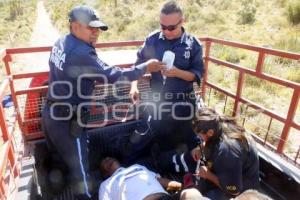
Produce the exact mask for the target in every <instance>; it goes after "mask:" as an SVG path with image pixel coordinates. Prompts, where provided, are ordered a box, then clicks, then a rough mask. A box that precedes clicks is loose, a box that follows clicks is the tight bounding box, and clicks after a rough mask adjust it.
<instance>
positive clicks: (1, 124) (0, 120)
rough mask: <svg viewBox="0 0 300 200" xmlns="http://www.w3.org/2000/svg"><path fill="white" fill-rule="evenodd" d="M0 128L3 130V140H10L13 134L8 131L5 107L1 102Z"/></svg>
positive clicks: (0, 100)
mask: <svg viewBox="0 0 300 200" xmlns="http://www.w3.org/2000/svg"><path fill="white" fill-rule="evenodd" d="M0 102H2V99H0ZM0 128H1V132H2V138H3V141H4V142H6V141H9V140H10V138H11V134H9V132H8V126H7V123H6V119H5V116H4V109H3V106H2V103H0Z"/></svg>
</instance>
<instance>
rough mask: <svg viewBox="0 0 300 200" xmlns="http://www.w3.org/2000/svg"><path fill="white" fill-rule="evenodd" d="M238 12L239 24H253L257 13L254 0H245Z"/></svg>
mask: <svg viewBox="0 0 300 200" xmlns="http://www.w3.org/2000/svg"><path fill="white" fill-rule="evenodd" d="M237 14H238V16H239V19H238V23H239V24H253V22H254V21H255V14H256V8H255V4H254V2H253V1H252V0H250V1H247V0H243V1H242V6H241V8H240V10H239V11H238V13H237Z"/></svg>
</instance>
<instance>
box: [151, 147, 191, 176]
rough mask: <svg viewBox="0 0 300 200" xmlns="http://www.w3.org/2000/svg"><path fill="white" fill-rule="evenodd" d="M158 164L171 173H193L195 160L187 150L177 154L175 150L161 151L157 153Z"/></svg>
mask: <svg viewBox="0 0 300 200" xmlns="http://www.w3.org/2000/svg"><path fill="white" fill-rule="evenodd" d="M156 160H157V163H158V166H159V167H160V168H161V169H162V170H163V171H166V172H171V173H188V172H192V173H194V172H195V170H196V166H197V162H195V161H194V159H193V158H192V156H191V154H190V153H189V152H186V153H180V154H178V153H177V152H176V151H175V150H173V151H168V152H163V153H160V154H159V155H157V159H156Z"/></svg>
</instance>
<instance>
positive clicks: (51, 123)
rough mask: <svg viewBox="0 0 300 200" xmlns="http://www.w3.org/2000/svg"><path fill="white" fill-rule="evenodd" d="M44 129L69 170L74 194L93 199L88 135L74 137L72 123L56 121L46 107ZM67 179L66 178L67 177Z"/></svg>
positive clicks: (80, 197) (81, 197)
mask: <svg viewBox="0 0 300 200" xmlns="http://www.w3.org/2000/svg"><path fill="white" fill-rule="evenodd" d="M43 118H44V119H45V120H44V128H45V129H46V130H47V134H48V139H49V140H50V141H51V142H52V144H54V147H55V148H56V150H57V152H58V153H59V155H60V156H61V157H62V159H63V161H64V163H65V164H66V165H67V167H68V168H69V174H70V178H69V179H70V181H71V185H72V187H73V192H74V193H75V194H76V196H77V198H79V199H88V198H90V197H91V194H90V190H91V181H90V177H89V175H88V158H87V154H88V149H87V138H86V133H85V132H83V133H82V134H81V135H80V136H78V137H74V136H72V135H71V134H70V133H69V131H70V121H68V120H54V119H53V118H52V117H51V116H50V109H49V108H48V107H47V106H46V107H45V109H44V111H43ZM65 178H66V177H65Z"/></svg>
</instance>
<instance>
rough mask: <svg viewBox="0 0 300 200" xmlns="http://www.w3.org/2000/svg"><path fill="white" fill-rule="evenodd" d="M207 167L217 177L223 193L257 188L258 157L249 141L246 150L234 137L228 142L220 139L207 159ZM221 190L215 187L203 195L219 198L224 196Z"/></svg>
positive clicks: (234, 192)
mask: <svg viewBox="0 0 300 200" xmlns="http://www.w3.org/2000/svg"><path fill="white" fill-rule="evenodd" d="M208 167H209V169H210V170H211V171H212V172H213V173H214V174H215V175H216V176H217V177H218V178H219V182H220V185H221V187H222V189H223V191H224V192H225V193H228V194H236V193H241V192H243V191H245V190H247V189H258V188H259V159H258V155H257V151H256V148H255V146H254V144H252V143H251V142H250V143H249V149H248V150H247V149H246V148H245V147H243V146H242V144H241V143H240V142H238V141H237V140H235V139H231V140H230V144H228V143H226V142H224V141H221V142H220V143H219V144H218V145H216V146H215V148H214V151H213V154H212V157H211V158H209V159H208ZM223 191H221V190H220V189H219V188H215V189H212V190H210V191H208V192H207V193H206V195H205V196H207V197H209V198H211V199H218V200H219V199H222V197H223V198H224V192H223Z"/></svg>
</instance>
